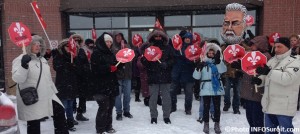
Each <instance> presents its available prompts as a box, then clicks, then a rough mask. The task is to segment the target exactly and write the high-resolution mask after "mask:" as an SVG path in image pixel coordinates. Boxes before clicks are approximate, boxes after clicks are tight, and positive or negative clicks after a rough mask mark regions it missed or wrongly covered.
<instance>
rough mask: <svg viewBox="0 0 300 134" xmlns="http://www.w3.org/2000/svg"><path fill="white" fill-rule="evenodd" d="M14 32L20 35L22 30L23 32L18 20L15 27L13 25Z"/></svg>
mask: <svg viewBox="0 0 300 134" xmlns="http://www.w3.org/2000/svg"><path fill="white" fill-rule="evenodd" d="M14 32H16V33H18V34H19V35H20V36H22V35H23V32H25V28H24V27H21V25H20V23H19V22H16V27H14Z"/></svg>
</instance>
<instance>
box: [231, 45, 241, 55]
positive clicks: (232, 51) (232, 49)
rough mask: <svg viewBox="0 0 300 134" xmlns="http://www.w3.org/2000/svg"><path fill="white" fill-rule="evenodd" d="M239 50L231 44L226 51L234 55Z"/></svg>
mask: <svg viewBox="0 0 300 134" xmlns="http://www.w3.org/2000/svg"><path fill="white" fill-rule="evenodd" d="M239 51H240V49H239V48H235V45H231V49H230V50H229V51H228V52H229V53H231V54H232V55H233V56H236V54H237V53H238V52H239Z"/></svg>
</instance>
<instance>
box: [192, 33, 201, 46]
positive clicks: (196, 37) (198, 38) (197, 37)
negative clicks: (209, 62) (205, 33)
mask: <svg viewBox="0 0 300 134" xmlns="http://www.w3.org/2000/svg"><path fill="white" fill-rule="evenodd" d="M200 42H201V36H200V34H199V33H196V32H193V44H195V43H197V44H200Z"/></svg>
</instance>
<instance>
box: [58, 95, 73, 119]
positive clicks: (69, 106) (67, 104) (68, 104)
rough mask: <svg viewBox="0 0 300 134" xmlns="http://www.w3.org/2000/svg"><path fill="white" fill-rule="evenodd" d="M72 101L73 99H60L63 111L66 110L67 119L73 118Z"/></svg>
mask: <svg viewBox="0 0 300 134" xmlns="http://www.w3.org/2000/svg"><path fill="white" fill-rule="evenodd" d="M73 101H74V99H62V100H61V102H62V103H63V105H64V107H65V112H66V116H67V119H69V120H70V119H72V120H74V117H73Z"/></svg>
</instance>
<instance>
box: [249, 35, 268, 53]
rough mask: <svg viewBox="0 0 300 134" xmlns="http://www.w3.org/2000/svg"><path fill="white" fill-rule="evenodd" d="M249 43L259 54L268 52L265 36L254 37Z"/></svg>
mask: <svg viewBox="0 0 300 134" xmlns="http://www.w3.org/2000/svg"><path fill="white" fill-rule="evenodd" d="M250 42H251V43H253V44H255V45H256V46H257V49H258V50H259V51H261V52H267V51H268V50H269V39H268V37H267V36H256V37H254V38H253V39H252V40H250Z"/></svg>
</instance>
